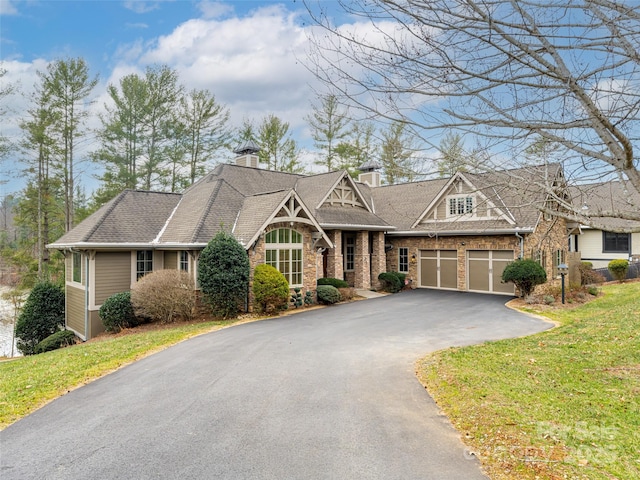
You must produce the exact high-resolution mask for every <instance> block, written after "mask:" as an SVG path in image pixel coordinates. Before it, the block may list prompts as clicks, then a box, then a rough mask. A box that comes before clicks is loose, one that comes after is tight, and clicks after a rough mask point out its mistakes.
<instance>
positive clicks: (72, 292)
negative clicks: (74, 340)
mask: <svg viewBox="0 0 640 480" xmlns="http://www.w3.org/2000/svg"><path fill="white" fill-rule="evenodd" d="M66 300H67V302H66V303H67V308H66V325H67V327H68V328H70V329H72V330H73V331H75V332H77V333H79V334H80V335H82V336H84V337H86V336H87V334H86V332H85V331H84V305H85V291H84V289H81V288H76V287H73V286H69V285H67V298H66Z"/></svg>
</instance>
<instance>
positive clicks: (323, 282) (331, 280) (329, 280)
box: [318, 277, 349, 288]
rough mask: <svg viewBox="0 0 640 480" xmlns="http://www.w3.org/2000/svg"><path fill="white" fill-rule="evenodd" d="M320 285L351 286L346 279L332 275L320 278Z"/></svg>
mask: <svg viewBox="0 0 640 480" xmlns="http://www.w3.org/2000/svg"><path fill="white" fill-rule="evenodd" d="M318 285H331V286H332V287H336V288H347V287H348V286H349V284H348V283H347V282H345V281H344V280H340V279H339V278H331V277H327V278H319V279H318Z"/></svg>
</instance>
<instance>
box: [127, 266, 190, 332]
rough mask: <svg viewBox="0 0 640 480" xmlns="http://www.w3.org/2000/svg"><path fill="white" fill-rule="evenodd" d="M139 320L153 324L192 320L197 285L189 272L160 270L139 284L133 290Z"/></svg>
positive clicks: (135, 311) (133, 300)
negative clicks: (145, 320) (144, 318)
mask: <svg viewBox="0 0 640 480" xmlns="http://www.w3.org/2000/svg"><path fill="white" fill-rule="evenodd" d="M131 304H132V305H133V311H134V313H135V315H136V316H140V317H146V318H148V319H149V320H151V321H152V322H154V321H158V322H161V323H171V322H173V321H175V320H177V319H182V320H189V319H191V318H192V317H193V311H194V309H195V306H196V294H195V284H194V283H193V280H192V279H191V277H190V276H189V274H188V273H187V272H183V271H180V270H158V271H157V272H151V273H148V274H147V275H145V276H144V277H142V278H141V279H140V280H138V281H137V282H136V283H135V285H134V286H133V288H132V289H131Z"/></svg>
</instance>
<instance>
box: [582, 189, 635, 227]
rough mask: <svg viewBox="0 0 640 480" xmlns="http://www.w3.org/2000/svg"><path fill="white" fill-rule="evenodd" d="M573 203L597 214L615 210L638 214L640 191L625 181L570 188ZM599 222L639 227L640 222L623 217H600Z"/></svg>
mask: <svg viewBox="0 0 640 480" xmlns="http://www.w3.org/2000/svg"><path fill="white" fill-rule="evenodd" d="M570 192H571V198H572V201H573V205H574V206H575V207H576V208H577V209H578V210H580V209H582V208H584V212H585V213H586V214H589V215H594V216H597V215H598V213H599V212H603V211H606V210H609V211H611V210H615V211H620V212H629V213H634V214H637V213H638V211H640V193H638V192H636V191H635V189H634V188H633V186H632V185H626V184H625V183H624V182H620V181H611V182H600V183H593V184H588V185H580V186H575V187H571V188H570ZM597 220H598V223H602V224H603V225H604V226H606V227H608V228H611V229H616V228H634V227H635V228H637V227H638V225H639V224H640V222H634V221H631V220H623V219H621V218H598V219H597Z"/></svg>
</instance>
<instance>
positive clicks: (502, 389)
mask: <svg viewBox="0 0 640 480" xmlns="http://www.w3.org/2000/svg"><path fill="white" fill-rule="evenodd" d="M603 292H604V295H603V296H602V297H600V298H598V299H596V300H594V301H592V302H590V303H588V304H585V305H581V306H578V307H575V308H568V309H558V310H555V311H554V310H549V311H545V312H544V315H545V316H547V317H549V318H551V319H552V320H554V321H557V322H559V324H560V326H559V327H558V328H555V329H552V330H550V331H547V332H544V333H541V334H538V335H534V336H531V337H526V338H521V339H514V340H505V341H499V342H491V343H486V344H483V345H478V346H472V347H465V348H452V349H448V350H444V351H441V352H436V353H435V354H432V355H430V356H428V357H426V358H424V359H422V360H421V361H420V362H419V363H418V376H419V378H420V380H421V381H422V383H423V384H424V385H425V387H426V388H427V389H428V391H429V393H430V394H431V395H432V396H433V398H434V399H435V400H436V402H437V403H438V405H439V406H440V408H441V409H442V410H443V411H444V413H445V414H446V415H448V417H449V418H450V419H451V421H452V422H453V424H454V425H455V426H456V428H458V430H459V431H460V432H461V433H462V436H463V439H464V441H465V443H466V444H467V445H468V447H469V450H470V451H471V452H473V455H475V456H477V457H478V458H479V459H480V461H481V462H482V464H483V467H484V468H485V470H486V472H487V473H488V474H489V475H490V476H491V478H492V479H494V480H499V479H500V480H502V479H512V480H516V479H517V480H525V479H532V480H533V479H572V480H574V479H588V480H596V479H607V480H610V479H621V480H622V479H624V480H628V479H639V478H640V282H636V283H626V284H615V285H608V286H605V287H603Z"/></svg>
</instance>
